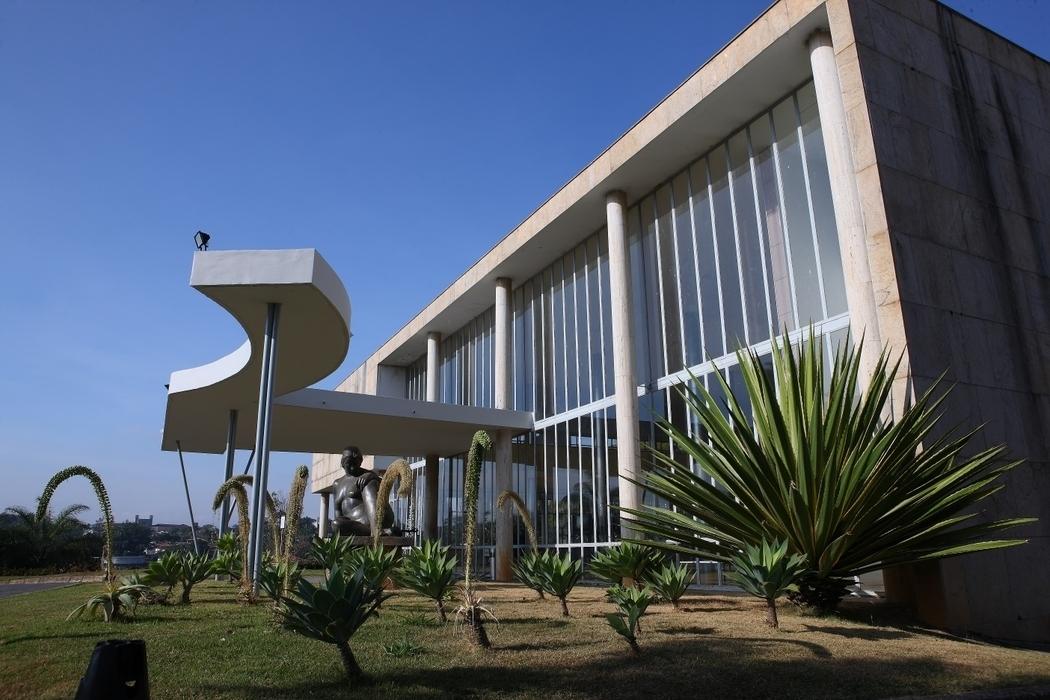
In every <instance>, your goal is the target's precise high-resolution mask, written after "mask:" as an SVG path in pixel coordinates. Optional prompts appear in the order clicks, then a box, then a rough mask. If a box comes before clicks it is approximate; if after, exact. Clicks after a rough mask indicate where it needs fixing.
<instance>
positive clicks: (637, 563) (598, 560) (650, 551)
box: [587, 542, 663, 585]
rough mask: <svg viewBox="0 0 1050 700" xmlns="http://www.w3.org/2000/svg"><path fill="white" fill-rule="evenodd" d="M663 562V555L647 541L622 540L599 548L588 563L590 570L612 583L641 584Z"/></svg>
mask: <svg viewBox="0 0 1050 700" xmlns="http://www.w3.org/2000/svg"><path fill="white" fill-rule="evenodd" d="M661 564H663V555H662V554H661V553H660V552H658V551H657V550H656V549H654V548H653V547H651V546H649V545H648V544H645V543H638V542H620V543H619V544H617V545H616V546H614V547H608V548H606V549H602V550H598V551H597V552H595V553H594V556H593V557H591V560H590V562H588V564H587V568H588V570H589V571H590V572H591V573H592V574H594V575H595V576H597V577H598V578H600V579H603V580H605V581H608V582H609V583H612V584H621V583H623V582H624V580H627V585H636V584H640V583H641V582H642V581H643V580H644V579H645V578H646V577H647V575H648V573H649V572H650V571H652V570H653V569H655V568H656V567H657V566H660V565H661Z"/></svg>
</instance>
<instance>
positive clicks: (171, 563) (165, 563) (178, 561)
mask: <svg viewBox="0 0 1050 700" xmlns="http://www.w3.org/2000/svg"><path fill="white" fill-rule="evenodd" d="M142 578H143V583H145V584H146V585H149V586H165V587H166V588H165V591H164V593H163V597H164V600H168V599H169V598H170V597H171V591H172V589H174V588H175V586H177V585H178V584H180V583H182V557H181V555H180V554H179V552H165V553H164V554H161V555H160V556H159V557H157V558H156V559H154V560H153V561H151V562H150V563H149V566H147V567H146V571H145V572H144V573H143V574H142Z"/></svg>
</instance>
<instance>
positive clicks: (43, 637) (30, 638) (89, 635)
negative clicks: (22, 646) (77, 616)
mask: <svg viewBox="0 0 1050 700" xmlns="http://www.w3.org/2000/svg"><path fill="white" fill-rule="evenodd" d="M105 636H106V635H105V634H100V633H98V632H85V633H84V634H40V635H34V634H26V635H23V636H21V637H12V638H11V639H0V647H3V646H11V645H13V644H18V643H19V642H36V641H52V640H55V641H57V640H59V639H101V638H103V637H105Z"/></svg>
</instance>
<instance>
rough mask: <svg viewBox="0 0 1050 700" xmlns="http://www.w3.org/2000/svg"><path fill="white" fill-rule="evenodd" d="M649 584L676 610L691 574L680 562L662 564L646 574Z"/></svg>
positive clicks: (690, 579) (687, 586)
mask: <svg viewBox="0 0 1050 700" xmlns="http://www.w3.org/2000/svg"><path fill="white" fill-rule="evenodd" d="M647 578H648V580H649V585H651V586H652V587H653V590H654V591H656V593H657V594H658V595H659V596H660V598H662V599H663V600H666V601H667V602H669V603H670V604H671V607H672V608H674V609H675V610H678V601H680V600H681V599H682V596H683V595H685V592H686V590H687V589H688V588H689V582H690V581H692V579H693V576H692V574H690V573H689V567H686V566H682V565H680V564H664V565H663V566H661V567H660V568H659V569H656V570H654V571H652V572H651V573H649V574H648V576H647Z"/></svg>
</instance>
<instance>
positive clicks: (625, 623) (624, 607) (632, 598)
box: [605, 584, 653, 654]
mask: <svg viewBox="0 0 1050 700" xmlns="http://www.w3.org/2000/svg"><path fill="white" fill-rule="evenodd" d="M608 596H609V598H610V599H611V600H612V601H613V602H615V603H616V606H617V607H618V608H619V611H617V612H614V613H606V614H605V620H606V622H608V623H609V626H610V627H612V628H613V631H615V632H616V633H617V634H618V635H620V636H621V637H623V638H624V640H626V641H627V644H628V646H630V647H631V651H632V652H634V653H635V654H638V653H640V652H641V649H640V648H639V647H638V630H639V625H640V622H641V619H642V615H644V614H645V611H646V610H647V609H648V607H649V604H650V603H651V602H652V600H653V592H652V590H650V588H649V587H648V586H644V587H642V588H635V587H634V586H621V585H619V584H616V585H614V586H613V587H612V588H610V589H609V591H608Z"/></svg>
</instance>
